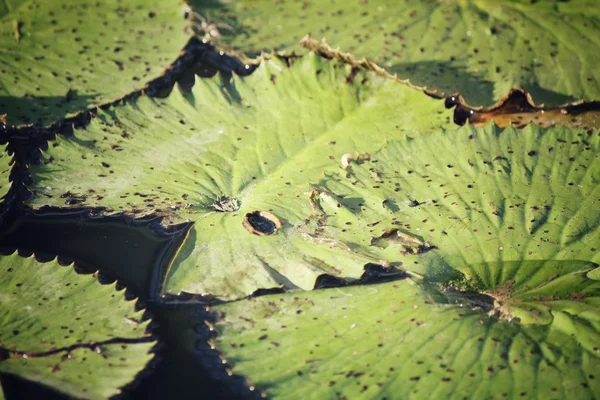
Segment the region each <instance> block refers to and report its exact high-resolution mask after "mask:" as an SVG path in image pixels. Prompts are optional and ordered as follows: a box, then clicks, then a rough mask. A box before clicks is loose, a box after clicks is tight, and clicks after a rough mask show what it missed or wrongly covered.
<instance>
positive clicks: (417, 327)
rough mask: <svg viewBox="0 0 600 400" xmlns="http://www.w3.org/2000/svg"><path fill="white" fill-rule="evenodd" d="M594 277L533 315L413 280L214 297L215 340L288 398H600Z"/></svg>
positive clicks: (238, 365) (599, 285)
mask: <svg viewBox="0 0 600 400" xmlns="http://www.w3.org/2000/svg"><path fill="white" fill-rule="evenodd" d="M530 267H531V268H532V269H533V270H535V269H536V268H544V266H543V265H534V264H532V265H530ZM571 267H572V268H574V269H576V268H577V265H576V264H575V265H569V268H571ZM579 267H584V266H583V265H579ZM587 267H589V265H587ZM563 277H564V276H561V277H560V278H558V279H562V278H563ZM587 284H588V286H589V287H590V288H591V287H592V286H593V287H594V289H593V293H590V294H589V297H586V298H585V299H579V300H577V301H573V302H572V305H571V306H569V307H567V306H566V305H564V306H561V307H556V308H555V307H554V306H553V307H552V309H553V311H552V312H551V316H550V321H546V322H547V323H545V324H531V325H529V324H518V323H515V322H514V321H513V322H508V321H505V320H498V319H496V318H491V317H489V316H488V315H486V314H485V313H484V312H483V311H482V310H481V304H482V303H478V302H476V301H474V300H473V295H471V296H469V295H468V293H456V292H439V291H436V290H434V289H432V288H429V289H424V288H422V287H420V285H416V284H414V283H412V282H411V281H409V280H404V281H396V282H390V283H385V284H380V285H371V286H355V287H348V288H341V289H326V290H317V291H313V292H309V293H288V294H285V295H282V296H264V297H258V298H253V299H250V300H241V301H238V302H234V303H229V304H225V305H220V306H217V307H215V308H214V310H215V311H216V312H218V313H219V314H220V315H221V320H220V322H219V323H218V324H217V326H216V328H217V330H218V332H219V333H220V336H218V338H217V339H216V342H214V343H212V345H213V346H217V348H218V350H220V351H221V357H222V358H223V359H224V360H225V361H224V362H226V363H227V364H229V365H232V366H233V367H232V370H231V373H234V374H243V375H245V376H246V377H247V379H248V381H249V385H250V386H251V389H258V390H260V391H262V392H264V393H266V394H267V395H268V397H271V398H278V399H287V398H289V399H293V398H409V397H410V398H444V399H445V398H448V399H467V398H473V399H481V398H489V397H490V396H493V397H494V398H496V397H500V398H507V399H517V398H519V399H520V398H594V397H596V396H598V394H600V383H599V380H598V378H597V371H598V368H600V359H599V355H600V350H599V349H598V340H600V333H599V332H600V325H599V324H598V321H599V317H600V312H599V311H598V304H599V301H600V296H599V294H600V291H599V290H598V289H600V282H598V281H594V282H593V283H589V282H588V283H587ZM565 289H568V290H569V291H571V292H573V291H574V290H575V289H576V286H573V285H570V286H568V287H567V286H565ZM520 298H523V295H518V296H516V297H515V299H514V300H515V301H517V299H520ZM483 304H485V299H484V303H483ZM538 305H539V306H541V307H545V302H544V301H539V302H538Z"/></svg>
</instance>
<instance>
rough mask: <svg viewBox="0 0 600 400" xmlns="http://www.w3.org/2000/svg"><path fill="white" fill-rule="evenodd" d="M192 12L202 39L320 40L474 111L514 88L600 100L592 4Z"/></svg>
mask: <svg viewBox="0 0 600 400" xmlns="http://www.w3.org/2000/svg"><path fill="white" fill-rule="evenodd" d="M189 3H190V4H191V6H192V8H193V9H194V10H195V11H197V12H198V13H199V14H200V16H201V17H202V18H203V19H204V20H205V21H204V24H203V23H202V22H203V21H202V19H201V18H200V17H199V16H196V17H195V19H194V23H195V24H196V30H197V31H199V32H200V33H208V34H212V36H213V38H214V39H215V40H217V41H219V42H221V43H222V44H223V45H226V46H233V47H234V48H236V49H240V50H242V51H244V52H247V53H248V52H250V51H254V52H259V51H260V50H263V49H268V50H270V49H271V48H277V49H280V50H288V49H290V48H293V49H295V50H299V47H298V43H299V41H300V39H301V38H302V37H304V35H306V34H307V33H311V34H312V35H313V37H315V38H317V39H321V38H323V37H324V38H326V39H327V41H328V42H329V43H331V44H332V45H334V46H339V47H340V48H342V49H344V50H345V51H349V52H351V53H354V54H356V55H358V56H363V57H368V58H370V59H373V60H374V61H376V62H378V63H380V64H381V65H382V66H384V67H385V68H387V69H388V70H390V71H392V72H396V73H398V75H399V76H400V77H401V78H409V79H410V80H411V81H412V82H413V83H414V84H416V85H419V86H422V85H426V86H428V87H430V88H432V89H437V90H439V91H442V92H446V93H447V94H450V93H454V92H456V91H460V92H461V93H462V94H463V95H464V96H465V98H466V100H467V101H468V102H469V103H470V104H474V105H489V104H492V103H494V100H499V99H500V98H502V97H503V96H504V95H506V93H507V92H508V91H509V89H511V88H523V89H525V90H527V91H528V92H530V93H532V95H533V98H534V99H535V101H536V102H537V103H546V104H548V103H550V104H562V103H566V102H568V101H573V100H579V99H585V100H594V99H597V98H599V97H600V83H599V82H600V75H599V73H598V69H597V68H596V67H595V66H596V65H597V64H598V63H599V62H600V58H598V57H600V56H598V55H599V54H600V51H599V49H598V46H599V43H598V42H597V40H596V38H597V37H598V36H600V30H599V25H598V20H599V17H600V8H599V7H598V2H596V1H592V0H579V1H570V2H561V1H555V0H552V1H543V2H533V3H534V4H530V2H525V1H506V0H505V1H481V0H470V1H459V2H456V1H436V0H429V1H412V0H411V1H407V2H394V3H391V2H389V1H385V0H376V1H373V0H370V1H368V2H365V1H359V0H353V1H328V2H318V1H313V2H273V1H267V0H262V1H235V2H234V1H227V0H220V1H214V0H191V1H190V2H189ZM217 23H222V24H226V25H228V26H227V27H226V26H225V25H222V26H223V28H221V29H218V25H217ZM215 27H216V28H217V32H218V34H215V30H214V28H215ZM293 46H295V47H293ZM584 54H585V57H583V56H582V55H584Z"/></svg>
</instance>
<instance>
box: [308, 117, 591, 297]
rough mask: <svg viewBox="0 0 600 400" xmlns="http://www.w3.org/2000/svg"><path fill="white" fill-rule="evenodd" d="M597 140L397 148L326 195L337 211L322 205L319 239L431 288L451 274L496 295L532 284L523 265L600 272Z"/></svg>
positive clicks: (498, 137)
mask: <svg viewBox="0 0 600 400" xmlns="http://www.w3.org/2000/svg"><path fill="white" fill-rule="evenodd" d="M599 139H600V138H599V137H598V136H597V135H594V134H593V133H592V132H591V131H585V130H581V129H572V128H565V127H554V128H539V127H536V126H534V125H530V126H528V127H526V128H524V129H523V130H517V129H514V128H506V129H500V128H498V127H496V126H495V125H493V124H492V125H488V126H486V127H485V128H481V129H477V128H473V127H471V126H465V127H463V128H461V129H460V130H459V131H458V132H455V133H453V134H451V135H449V134H441V133H432V134H431V135H427V136H420V137H416V138H414V139H412V140H404V141H393V142H389V143H388V144H387V145H386V146H385V147H384V148H383V149H382V150H381V151H379V152H377V153H375V154H372V155H371V159H370V161H369V162H368V163H363V164H361V165H358V164H351V165H350V166H349V168H348V169H347V170H345V171H343V172H341V173H338V172H336V173H334V174H330V175H327V176H326V178H324V179H323V180H322V181H321V184H320V185H318V190H319V191H320V197H321V199H326V198H335V199H337V201H336V202H331V201H329V202H328V201H321V203H320V204H321V212H322V215H321V219H322V220H323V221H325V223H324V224H323V225H324V226H322V227H321V233H320V237H322V238H335V239H336V240H340V241H343V242H345V243H349V245H350V246H351V247H352V248H353V249H354V250H355V251H364V252H365V254H366V255H371V256H372V257H379V258H383V259H387V260H389V261H391V262H394V261H398V260H403V261H404V262H405V267H406V268H407V269H410V270H413V271H414V272H418V273H423V274H428V275H429V276H430V277H432V275H431V274H432V273H435V272H436V271H437V270H438V268H440V267H441V266H446V267H451V268H454V269H457V270H459V271H461V272H462V273H463V274H465V276H466V277H467V278H469V280H470V284H471V285H473V286H474V287H478V288H483V289H486V290H491V289H495V288H497V287H498V286H499V285H502V284H503V283H505V282H507V281H509V280H519V279H520V276H521V275H522V274H527V273H529V271H523V270H522V269H521V267H520V266H521V264H520V263H519V262H518V261H523V260H581V261H591V262H596V263H599V262H600V251H599V249H600V246H598V243H600V224H599V221H600V212H599V210H600V209H599V208H598V204H599V202H600V160H599V158H598V153H599V151H600V140H599ZM349 226H352V229H349V228H348V227H349ZM507 261H511V263H507ZM512 261H514V262H512ZM440 278H441V279H444V277H440Z"/></svg>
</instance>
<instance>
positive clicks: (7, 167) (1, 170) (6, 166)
mask: <svg viewBox="0 0 600 400" xmlns="http://www.w3.org/2000/svg"><path fill="white" fill-rule="evenodd" d="M7 147H8V146H7V145H6V144H5V145H0V199H1V200H0V201H2V200H4V198H5V197H6V195H7V194H8V191H9V190H10V187H11V176H10V171H11V166H12V164H13V158H12V157H11V156H10V155H9V154H8V151H7Z"/></svg>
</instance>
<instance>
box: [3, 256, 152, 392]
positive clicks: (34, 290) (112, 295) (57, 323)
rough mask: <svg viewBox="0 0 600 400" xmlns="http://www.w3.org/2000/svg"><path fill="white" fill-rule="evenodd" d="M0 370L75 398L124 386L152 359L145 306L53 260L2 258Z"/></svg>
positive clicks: (112, 390)
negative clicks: (139, 307) (144, 319)
mask: <svg viewBox="0 0 600 400" xmlns="http://www.w3.org/2000/svg"><path fill="white" fill-rule="evenodd" d="M0 271H1V274H0V287H2V296H1V297H0V319H1V320H2V327H1V328H0V355H1V357H0V372H3V373H10V374H13V375H18V376H20V377H22V378H25V379H27V380H32V381H36V382H40V383H43V384H45V385H48V386H50V387H52V388H54V389H56V390H58V391H60V392H62V393H65V394H68V395H70V396H73V397H77V398H91V399H104V398H108V397H111V396H113V395H115V394H117V393H119V392H120V388H122V387H123V386H125V385H127V384H129V383H130V382H131V381H133V380H134V379H135V376H136V375H137V374H138V373H139V372H140V371H141V370H142V369H143V368H144V367H145V366H146V364H147V363H148V362H149V361H150V360H151V359H152V354H150V353H149V351H150V349H151V348H152V346H153V345H154V341H153V339H152V337H151V336H148V335H147V334H146V333H145V329H146V326H147V324H148V322H142V320H141V318H142V311H135V309H134V302H132V301H125V299H124V298H123V297H124V293H123V292H117V291H116V290H115V287H114V285H100V284H99V283H98V281H97V279H96V277H95V276H94V275H78V274H76V273H75V272H74V271H73V269H72V267H63V266H60V265H59V264H58V263H57V262H56V261H52V262H48V263H40V262H37V261H36V260H35V259H34V258H22V257H19V256H18V255H16V254H13V255H10V256H2V257H1V258H0Z"/></svg>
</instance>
